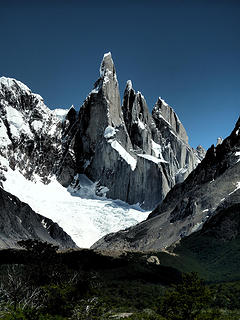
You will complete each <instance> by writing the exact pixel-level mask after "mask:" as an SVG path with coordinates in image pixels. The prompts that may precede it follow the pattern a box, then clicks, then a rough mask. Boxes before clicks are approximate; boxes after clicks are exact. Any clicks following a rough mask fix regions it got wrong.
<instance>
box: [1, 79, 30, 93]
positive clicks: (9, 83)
mask: <svg viewBox="0 0 240 320" xmlns="http://www.w3.org/2000/svg"><path fill="white" fill-rule="evenodd" d="M0 85H4V86H6V87H8V88H11V87H14V86H17V87H18V88H20V89H21V90H22V91H27V92H28V93H30V92H31V90H30V89H29V88H28V87H27V86H26V85H25V84H24V83H22V82H21V81H19V80H16V79H13V78H7V77H0Z"/></svg>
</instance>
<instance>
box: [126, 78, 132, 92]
mask: <svg viewBox="0 0 240 320" xmlns="http://www.w3.org/2000/svg"><path fill="white" fill-rule="evenodd" d="M132 88H133V85H132V81H131V80H128V81H127V86H126V89H127V90H132Z"/></svg>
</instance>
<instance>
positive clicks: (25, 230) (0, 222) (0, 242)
mask: <svg viewBox="0 0 240 320" xmlns="http://www.w3.org/2000/svg"><path fill="white" fill-rule="evenodd" d="M25 239H38V240H41V241H47V242H50V243H52V244H54V245H58V246H59V247H60V248H74V247H76V244H75V243H74V242H73V241H72V239H71V238H70V236H69V235H67V234H66V233H65V232H64V231H63V229H62V228H60V227H59V226H58V225H57V224H56V223H54V222H53V221H52V220H50V219H48V218H46V217H43V216H41V215H39V214H37V213H36V212H34V211H33V210H32V209H31V208H30V207H29V205H28V204H26V203H24V202H21V201H20V200H19V199H18V198H17V197H15V196H14V195H12V194H11V193H8V192H6V191H4V190H3V189H2V188H0V248H9V247H11V248H12V247H16V246H18V245H17V242H18V241H19V240H25Z"/></svg>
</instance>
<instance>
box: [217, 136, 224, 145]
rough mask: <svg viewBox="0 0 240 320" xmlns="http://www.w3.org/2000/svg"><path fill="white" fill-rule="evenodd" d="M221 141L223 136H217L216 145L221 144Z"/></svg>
mask: <svg viewBox="0 0 240 320" xmlns="http://www.w3.org/2000/svg"><path fill="white" fill-rule="evenodd" d="M222 142H223V138H222V137H218V138H217V144H216V146H218V145H219V144H222Z"/></svg>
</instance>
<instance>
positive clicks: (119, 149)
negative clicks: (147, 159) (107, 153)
mask: <svg viewBox="0 0 240 320" xmlns="http://www.w3.org/2000/svg"><path fill="white" fill-rule="evenodd" d="M111 146H112V148H113V149H114V150H116V151H117V152H118V153H119V155H120V156H121V158H122V159H123V160H125V161H126V162H127V163H128V164H129V165H130V167H131V169H132V171H134V170H135V169H136V166H137V160H136V159H135V158H133V156H131V155H130V153H128V152H127V151H126V150H125V149H124V148H123V147H122V146H121V145H120V143H119V142H117V141H116V140H114V141H111Z"/></svg>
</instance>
